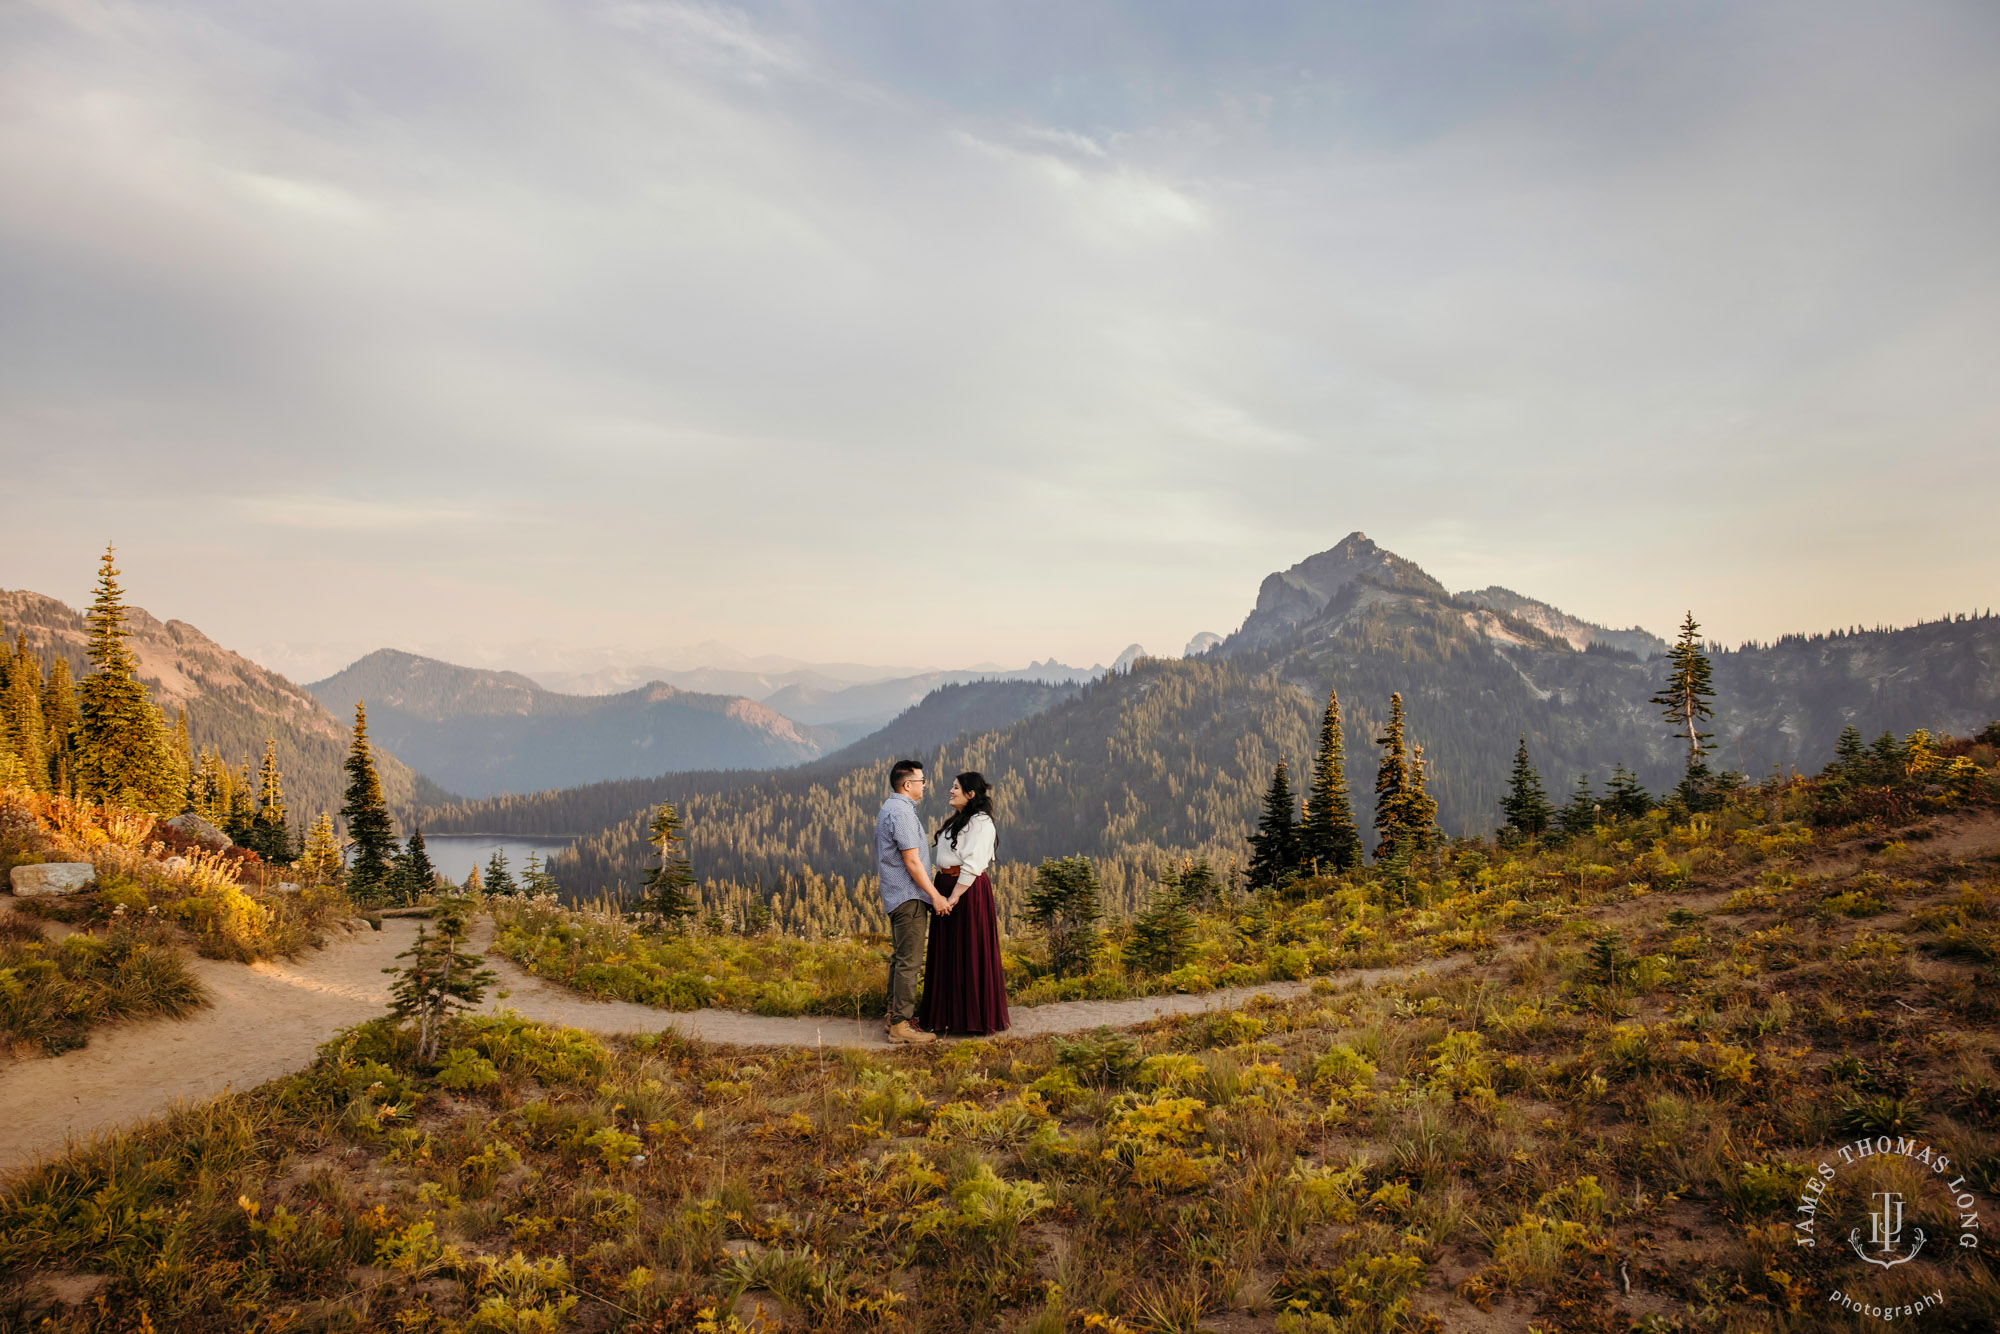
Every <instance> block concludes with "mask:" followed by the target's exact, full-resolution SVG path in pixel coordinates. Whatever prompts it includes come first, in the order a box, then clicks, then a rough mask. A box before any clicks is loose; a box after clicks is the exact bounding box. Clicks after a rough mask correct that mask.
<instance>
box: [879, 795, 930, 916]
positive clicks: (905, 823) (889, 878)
mask: <svg viewBox="0 0 2000 1334" xmlns="http://www.w3.org/2000/svg"><path fill="white" fill-rule="evenodd" d="M908 848H915V849H916V850H917V855H918V856H919V857H923V856H924V855H925V853H926V852H927V851H928V849H927V847H926V846H925V842H924V822H923V821H922V820H920V819H918V818H917V803H916V802H914V801H912V800H910V799H909V798H908V797H906V796H904V795H903V794H902V793H901V792H893V793H891V794H890V795H889V799H888V800H887V801H885V802H883V803H882V809H881V811H880V812H879V813H878V814H877V815H876V816H875V870H876V872H877V873H878V874H879V875H880V876H881V880H882V911H883V912H894V911H896V909H898V908H900V907H901V906H903V905H904V904H905V903H908V902H910V901H911V900H913V899H922V900H924V901H925V902H926V903H928V902H929V901H930V895H928V894H926V893H924V891H923V890H922V889H921V888H919V887H918V885H917V882H916V878H915V877H914V876H912V875H911V874H910V868H909V867H908V866H905V865H904V864H903V852H904V850H905V849H908Z"/></svg>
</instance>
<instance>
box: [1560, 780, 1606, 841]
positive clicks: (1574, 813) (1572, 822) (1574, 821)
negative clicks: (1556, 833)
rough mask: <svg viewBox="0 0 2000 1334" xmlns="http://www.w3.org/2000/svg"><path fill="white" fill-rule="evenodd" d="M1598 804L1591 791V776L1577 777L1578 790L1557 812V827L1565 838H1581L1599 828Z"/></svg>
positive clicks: (1570, 795)
mask: <svg viewBox="0 0 2000 1334" xmlns="http://www.w3.org/2000/svg"><path fill="white" fill-rule="evenodd" d="M1597 816H1598V802H1597V798H1596V796H1595V795H1593V794H1592V793H1591V790H1590V775H1589V774H1578V775H1577V776H1576V790H1575V791H1574V792H1571V793H1570V794H1569V800H1568V801H1566V802H1564V803H1563V808H1562V809H1561V810H1559V811H1557V812H1556V826H1557V827H1558V828H1559V829H1561V830H1562V832H1563V837H1564V838H1581V837H1583V836H1584V835H1585V834H1588V833H1590V832H1591V831H1592V830H1594V829H1596V828H1597Z"/></svg>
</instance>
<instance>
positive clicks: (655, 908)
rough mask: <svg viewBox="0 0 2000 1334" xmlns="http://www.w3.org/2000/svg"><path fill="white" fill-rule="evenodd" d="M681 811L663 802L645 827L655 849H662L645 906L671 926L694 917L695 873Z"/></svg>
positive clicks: (648, 884) (649, 881)
mask: <svg viewBox="0 0 2000 1334" xmlns="http://www.w3.org/2000/svg"><path fill="white" fill-rule="evenodd" d="M683 828H684V824H683V821H682V820H681V815H680V812H679V811H677V810H675V809H674V804H673V803H672V802H671V801H663V802H661V803H660V808H659V809H658V810H657V811H655V812H653V821H652V823H651V824H649V825H647V826H646V832H647V833H648V834H649V835H651V836H652V841H653V846H654V847H655V848H657V849H659V852H658V854H657V855H658V856H659V859H660V864H659V865H658V866H655V867H654V868H653V869H652V870H651V871H649V872H648V873H647V875H646V880H645V885H644V889H643V894H644V897H645V902H646V907H647V909H648V910H650V911H652V912H656V913H658V914H659V915H660V918H661V920H662V921H663V922H665V923H666V924H667V925H668V926H671V927H676V928H678V927H681V926H683V925H685V924H686V922H687V920H688V918H690V917H692V916H693V915H694V909H695V902H694V871H693V870H692V869H691V868H690V867H689V866H688V860H687V853H686V851H685V848H686V846H687V838H686V835H685V834H683V833H682V829H683Z"/></svg>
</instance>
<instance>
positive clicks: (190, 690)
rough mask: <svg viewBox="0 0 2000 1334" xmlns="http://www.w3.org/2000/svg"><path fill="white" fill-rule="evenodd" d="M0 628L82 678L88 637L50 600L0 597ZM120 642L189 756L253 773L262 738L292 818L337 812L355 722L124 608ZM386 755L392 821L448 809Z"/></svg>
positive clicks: (205, 642) (192, 636) (169, 624)
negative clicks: (178, 728)
mask: <svg viewBox="0 0 2000 1334" xmlns="http://www.w3.org/2000/svg"><path fill="white" fill-rule="evenodd" d="M0 622H4V624H5V628H6V632H7V633H8V634H9V636H10V637H11V636H12V635H13V633H14V632H16V631H24V632H25V633H26V636H27V641H28V647H29V648H30V649H32V650H33V651H35V652H36V653H38V654H40V655H41V656H42V657H43V658H45V659H46V658H48V657H50V656H51V655H53V654H61V655H62V656H63V657H64V658H66V659H68V661H69V664H70V669H71V671H73V672H74V673H75V674H76V676H77V677H78V678H79V679H81V678H82V676H83V675H84V674H85V673H86V672H88V671H89V670H90V666H89V662H88V660H87V658H86V657H85V648H86V646H87V645H88V643H89V639H90V631H89V628H88V627H87V626H86V625H85V624H84V619H83V616H82V614H81V613H80V612H77V611H75V610H73V609H71V608H70V607H68V606H66V605H65V604H63V603H61V602H59V601H57V600H56V599H55V598H52V597H48V596H45V595H44V594H41V593H32V592H28V591H26V590H11V591H0ZM126 624H127V628H128V629H129V630H130V632H131V638H130V640H129V641H128V642H129V643H130V646H131V648H132V651H133V652H134V653H135V654H136V655H137V656H138V658H139V679H140V680H142V681H144V682H145V683H146V684H147V686H148V687H150V688H151V690H152V694H153V701H154V702H155V703H156V704H159V705H160V706H161V707H162V708H163V709H164V710H165V711H166V714H167V717H168V720H169V721H171V720H172V719H173V717H174V715H175V714H176V713H177V712H178V711H179V710H180V709H181V708H183V707H185V708H186V709H187V714H188V734H189V736H190V737H191V738H192V740H193V742H194V745H195V747H196V748H197V749H200V748H202V747H213V748H215V749H216V750H218V751H220V752H221V754H222V757H223V758H224V759H225V760H227V761H228V762H229V763H230V764H232V765H236V764H241V763H242V762H243V761H244V760H246V759H247V760H249V761H250V762H251V764H252V766H253V768H254V766H255V764H256V762H257V761H258V760H259V759H261V757H262V756H263V754H264V741H265V739H266V738H267V737H269V738H272V739H275V740H276V741H277V743H278V767H279V768H280V769H281V770H282V771H283V773H284V776H285V798H286V805H287V806H288V808H289V809H290V811H291V815H292V819H293V820H294V822H297V821H299V820H301V819H304V820H307V821H310V820H311V818H312V817H313V816H315V815H317V814H318V813H319V812H321V811H326V812H329V813H333V812H338V811H339V809H340V806H341V800H342V797H341V794H342V792H343V791H344V790H345V787H346V779H345V776H344V775H343V774H342V772H341V768H340V766H341V763H342V762H343V761H344V760H345V759H346V757H347V747H348V742H349V738H350V733H349V728H350V726H351V724H352V721H353V716H354V715H353V708H352V705H351V704H350V705H349V707H348V709H347V710H346V712H345V713H342V712H340V711H338V710H335V711H329V710H328V709H326V708H324V707H322V706H321V704H320V702H319V701H318V700H317V699H315V698H314V697H313V696H312V695H311V694H309V693H308V692H306V691H305V690H302V689H300V688H299V687H298V686H296V685H294V684H293V683H292V682H290V681H288V680H286V679H285V678H284V677H282V676H280V675H279V674H278V673H276V672H273V671H270V670H268V669H266V668H264V667H260V666H258V665H257V664H256V663H254V662H252V661H250V659H248V658H246V657H243V656H242V655H241V654H238V653H233V652H231V651H230V650H228V649H226V648H223V647H222V646H221V645H220V644H217V643H216V642H215V641H214V640H212V639H210V638H209V637H208V636H207V635H205V634H203V633H202V632H201V631H200V630H198V629H196V628H195V627H194V626H192V625H189V624H188V623H187V622H186V621H161V620H159V619H158V618H157V617H155V616H153V615H152V614H151V613H149V612H147V611H146V610H145V609H144V608H142V607H132V608H129V609H128V620H127V622H126ZM393 752H394V747H393V746H384V747H379V748H377V750H376V752H375V757H376V768H377V770H378V771H379V772H380V774H381V778H382V790H383V793H384V795H385V796H386V797H387V799H388V801H389V805H390V809H391V810H392V811H394V812H395V813H396V815H397V816H398V818H399V819H401V818H405V817H406V816H407V814H408V812H409V811H410V810H411V809H412V808H414V807H416V806H419V805H437V804H439V803H440V802H448V801H451V800H454V798H453V796H452V794H451V793H450V792H448V791H446V790H445V789H444V788H442V787H440V786H438V784H436V783H435V782H433V781H431V780H430V779H429V778H427V777H425V776H423V775H422V774H419V773H414V772H412V771H411V769H410V768H409V766H408V765H406V764H405V763H403V761H402V760H401V759H400V758H399V757H398V756H396V755H395V754H394V753H393Z"/></svg>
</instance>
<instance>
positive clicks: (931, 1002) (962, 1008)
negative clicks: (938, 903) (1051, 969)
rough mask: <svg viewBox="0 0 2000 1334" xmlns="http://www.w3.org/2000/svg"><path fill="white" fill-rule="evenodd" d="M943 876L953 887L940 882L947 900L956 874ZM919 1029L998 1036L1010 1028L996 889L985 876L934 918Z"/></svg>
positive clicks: (938, 883) (940, 887) (918, 1014)
mask: <svg viewBox="0 0 2000 1334" xmlns="http://www.w3.org/2000/svg"><path fill="white" fill-rule="evenodd" d="M943 874H944V876H946V877H949V878H950V883H946V880H945V879H944V878H940V879H939V880H938V882H937V888H938V893H940V894H943V895H945V896H946V897H947V898H949V897H950V895H951V891H952V889H953V887H954V886H955V885H956V884H957V882H958V874H957V872H956V871H946V872H944V873H943ZM917 1024H918V1026H920V1027H922V1028H926V1029H929V1030H930V1031H931V1032H933V1033H998V1032H999V1031H1000V1030H1001V1029H1003V1028H1005V1027H1007V1024H1008V1019H1007V979H1006V977H1005V976H1004V975H1003V974H1002V973H1001V971H1000V921H999V915H998V914H997V913H996V912H995V911H994V909H993V885H992V883H991V882H990V881H988V880H987V878H986V877H985V876H984V875H981V876H980V877H979V878H978V879H977V880H975V881H973V882H972V887H971V888H970V889H968V890H966V891H965V896H964V897H963V898H961V899H959V901H958V904H957V906H955V907H954V908H953V909H952V910H951V911H950V912H949V913H946V914H945V915H944V916H942V917H938V916H933V917H932V918H931V943H930V950H929V952H928V953H927V954H926V955H925V958H924V1000H923V1004H921V1005H919V1006H918V1007H917Z"/></svg>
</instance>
